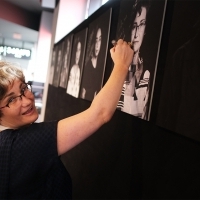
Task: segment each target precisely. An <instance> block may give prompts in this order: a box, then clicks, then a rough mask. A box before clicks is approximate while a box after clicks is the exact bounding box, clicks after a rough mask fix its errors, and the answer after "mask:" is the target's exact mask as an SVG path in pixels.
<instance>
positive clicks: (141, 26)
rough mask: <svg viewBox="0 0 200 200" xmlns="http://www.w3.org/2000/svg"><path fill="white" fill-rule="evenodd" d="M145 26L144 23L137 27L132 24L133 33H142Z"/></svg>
mask: <svg viewBox="0 0 200 200" xmlns="http://www.w3.org/2000/svg"><path fill="white" fill-rule="evenodd" d="M145 26H146V22H142V23H141V24H139V25H136V24H133V29H132V30H133V31H135V32H142V31H143V30H144V27H145Z"/></svg>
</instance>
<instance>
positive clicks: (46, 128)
mask: <svg viewBox="0 0 200 200" xmlns="http://www.w3.org/2000/svg"><path fill="white" fill-rule="evenodd" d="M57 123H58V122H57V121H55V122H42V123H34V124H31V125H30V126H27V127H23V128H21V129H17V130H11V129H8V130H4V131H2V132H1V133H0V142H1V143H0V144H1V149H4V151H3V152H4V153H3V152H2V153H3V155H2V153H0V156H1V157H0V161H1V164H0V167H1V168H3V169H0V170H2V172H0V175H2V177H4V180H3V179H2V180H1V178H0V189H2V188H4V190H5V191H4V194H2V195H4V196H2V195H0V196H2V197H5V198H11V199H71V196H72V183H71V178H70V176H69V173H68V172H67V170H66V168H65V167H64V165H63V163H62V162H61V160H60V157H59V156H58V152H57ZM4 136H5V137H4ZM3 159H4V160H6V163H4V164H3V163H2V162H3ZM8 163H9V164H8ZM8 168H9V170H8ZM2 181H4V183H6V184H7V185H8V186H7V187H6V184H4V183H3V182H2ZM2 184H4V186H2ZM1 186H2V187H1ZM0 193H1V192H0ZM5 195H6V196H5Z"/></svg>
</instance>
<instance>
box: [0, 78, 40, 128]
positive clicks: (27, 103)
mask: <svg viewBox="0 0 200 200" xmlns="http://www.w3.org/2000/svg"><path fill="white" fill-rule="evenodd" d="M22 87H23V83H22V82H21V81H20V80H19V79H16V80H15V81H14V84H13V85H10V86H9V89H8V91H7V92H6V95H5V97H4V98H3V99H2V101H1V102H0V107H3V106H5V105H6V104H7V103H8V102H9V100H10V99H11V98H14V97H16V96H19V95H20V91H21V89H22ZM16 104H17V106H14V105H12V106H10V108H9V107H5V108H2V109H1V111H2V117H1V121H0V122H1V125H2V126H6V127H10V128H14V129H16V128H19V127H21V126H24V125H28V124H31V123H33V122H34V121H35V120H36V119H37V118H38V112H37V109H36V107H35V99H34V95H33V93H32V92H30V91H28V92H27V94H26V97H25V96H22V99H20V97H18V98H17V103H16Z"/></svg>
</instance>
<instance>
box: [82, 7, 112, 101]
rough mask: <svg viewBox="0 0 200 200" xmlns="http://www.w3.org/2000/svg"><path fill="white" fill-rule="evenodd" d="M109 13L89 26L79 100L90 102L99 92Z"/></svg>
mask: <svg viewBox="0 0 200 200" xmlns="http://www.w3.org/2000/svg"><path fill="white" fill-rule="evenodd" d="M111 12H112V10H111V9H109V10H108V11H106V12H105V13H103V14H102V15H101V16H100V17H98V18H97V19H95V20H94V21H93V22H91V23H90V24H89V28H88V39H87V49H86V55H85V62H84V68H83V77H82V83H81V90H80V98H82V99H86V100H89V101H92V100H93V98H94V97H95V96H96V94H97V93H98V92H99V91H100V89H101V87H102V84H103V78H104V70H105V65H106V58H107V50H108V40H109V33H110V20H111Z"/></svg>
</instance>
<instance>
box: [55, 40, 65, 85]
mask: <svg viewBox="0 0 200 200" xmlns="http://www.w3.org/2000/svg"><path fill="white" fill-rule="evenodd" d="M63 46H64V42H63V41H62V42H60V43H58V47H57V53H56V62H55V67H54V75H53V86H55V87H58V86H59V81H60V70H61V67H62V53H63Z"/></svg>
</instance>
